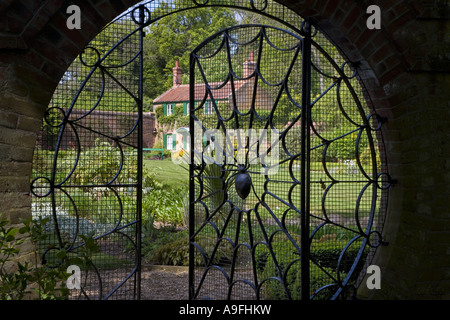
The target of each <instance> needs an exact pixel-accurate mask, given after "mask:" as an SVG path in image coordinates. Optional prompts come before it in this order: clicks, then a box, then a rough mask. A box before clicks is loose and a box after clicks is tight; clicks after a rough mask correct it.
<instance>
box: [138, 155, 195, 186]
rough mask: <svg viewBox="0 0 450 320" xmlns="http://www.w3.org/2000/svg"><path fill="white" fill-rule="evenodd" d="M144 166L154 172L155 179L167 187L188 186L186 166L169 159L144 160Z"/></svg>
mask: <svg viewBox="0 0 450 320" xmlns="http://www.w3.org/2000/svg"><path fill="white" fill-rule="evenodd" d="M144 166H145V167H146V168H149V169H150V170H152V171H153V172H154V173H155V174H156V177H155V178H156V179H157V180H158V181H159V182H160V183H162V184H163V185H164V186H167V187H168V188H179V187H181V186H183V185H184V186H186V187H188V181H189V171H188V166H187V165H185V166H181V165H178V164H175V163H173V162H172V160H170V159H166V160H144Z"/></svg>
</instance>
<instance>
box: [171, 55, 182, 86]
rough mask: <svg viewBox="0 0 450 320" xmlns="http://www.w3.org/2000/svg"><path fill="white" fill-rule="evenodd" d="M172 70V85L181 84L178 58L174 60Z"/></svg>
mask: <svg viewBox="0 0 450 320" xmlns="http://www.w3.org/2000/svg"><path fill="white" fill-rule="evenodd" d="M172 70H173V86H174V87H176V86H179V85H180V84H181V68H180V66H179V63H178V60H177V61H176V62H175V68H173V69H172Z"/></svg>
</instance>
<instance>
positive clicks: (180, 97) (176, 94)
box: [153, 80, 248, 104]
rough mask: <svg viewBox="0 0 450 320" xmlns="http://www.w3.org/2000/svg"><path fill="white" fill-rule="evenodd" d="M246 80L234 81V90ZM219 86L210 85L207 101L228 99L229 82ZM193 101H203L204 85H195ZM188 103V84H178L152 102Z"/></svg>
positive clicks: (217, 83) (217, 84)
mask: <svg viewBox="0 0 450 320" xmlns="http://www.w3.org/2000/svg"><path fill="white" fill-rule="evenodd" d="M247 81H248V80H236V81H234V89H235V91H236V90H238V89H239V88H240V87H241V86H242V85H243V84H245V83H246V82H247ZM221 84H223V83H220V82H214V83H210V84H209V85H210V87H211V88H212V97H208V99H214V100H225V99H228V98H229V97H230V95H231V92H232V90H231V82H230V81H228V82H227V83H226V84H225V85H224V86H223V87H221V88H218V87H219V86H220V85H221ZM194 91H195V98H194V100H195V101H200V100H203V98H204V97H205V94H206V84H205V83H199V84H195V89H194ZM187 101H189V84H180V85H177V86H174V87H172V88H170V89H169V90H167V91H166V92H164V93H163V94H161V95H160V96H159V97H157V98H156V99H155V100H153V103H154V104H161V103H166V102H187Z"/></svg>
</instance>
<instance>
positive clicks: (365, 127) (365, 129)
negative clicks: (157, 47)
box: [191, 25, 380, 299]
mask: <svg viewBox="0 0 450 320" xmlns="http://www.w3.org/2000/svg"><path fill="white" fill-rule="evenodd" d="M241 27H242V26H241ZM253 27H256V26H255V25H253ZM265 28H266V27H260V31H259V33H257V34H256V35H255V36H253V38H251V41H247V42H245V44H250V43H253V42H256V41H258V40H259V41H260V43H262V39H264V40H266V42H269V44H270V45H271V46H272V47H274V48H275V49H278V50H281V49H282V48H279V47H278V46H275V45H274V44H273V43H271V42H270V39H269V37H268V36H267V33H266V31H265ZM230 29H231V28H230ZM230 29H228V30H226V31H223V33H222V34H223V35H225V37H224V39H228V40H229V41H235V40H233V38H232V37H231V36H229V32H228V31H229V30H230ZM314 33H317V29H316V30H315V31H314ZM216 36H217V34H216ZM213 39H214V36H212V37H210V38H208V39H207V40H206V41H205V42H204V43H203V44H202V45H204V44H205V43H207V42H208V41H210V40H213ZM235 43H236V44H238V41H235ZM300 43H302V44H303V41H300ZM202 45H200V46H199V47H197V48H200V47H202ZM312 45H314V46H317V47H318V48H319V51H320V52H321V53H322V54H324V55H325V56H326V58H327V59H328V60H329V62H330V63H331V64H332V65H333V68H334V70H335V71H336V72H338V74H339V78H336V77H335V76H329V75H326V74H325V73H324V72H322V71H321V70H319V69H318V68H317V67H316V66H314V65H313V64H312V62H311V65H312V67H313V68H315V70H317V71H318V72H319V73H320V74H322V75H324V76H327V77H329V78H333V79H334V82H333V83H332V84H331V85H330V86H328V87H327V88H326V89H325V90H324V91H323V92H322V93H321V94H320V95H319V97H317V98H316V99H315V100H314V101H313V102H311V104H310V106H311V107H313V105H314V104H315V103H317V102H318V101H319V100H320V99H321V98H323V97H324V96H325V95H326V94H327V93H329V91H330V90H331V89H333V88H334V87H336V98H337V103H338V106H339V109H340V111H341V114H342V115H343V116H344V118H346V119H347V120H348V121H349V122H350V123H351V124H353V125H355V126H356V128H355V129H354V130H351V131H349V132H347V133H344V134H342V135H340V136H338V137H334V138H332V139H325V138H324V137H322V136H321V135H320V133H319V132H318V131H317V129H316V128H315V127H314V124H313V123H310V128H311V130H312V131H313V132H314V133H315V134H316V135H317V136H318V137H320V138H321V139H322V141H323V142H322V144H320V145H318V146H313V147H311V150H313V149H317V148H319V147H324V149H323V152H322V165H323V168H324V171H325V173H326V175H327V176H328V177H329V179H330V180H331V183H330V184H329V185H328V187H326V190H325V192H324V193H323V195H322V213H323V216H324V218H321V217H315V218H317V219H323V220H324V222H323V223H322V224H320V225H319V226H318V227H317V228H316V229H315V230H314V231H313V232H312V233H311V234H310V240H311V241H310V243H311V242H312V239H313V238H314V235H315V234H316V233H317V232H318V230H319V229H320V228H322V227H323V226H325V225H329V224H332V225H335V226H337V227H339V228H343V229H346V230H349V231H352V232H354V233H355V234H356V236H355V239H360V238H363V239H364V241H363V243H362V244H361V245H360V250H359V253H358V255H357V257H356V258H355V259H354V262H353V266H352V267H351V269H350V271H349V272H348V273H347V276H346V279H343V280H341V279H340V271H339V270H340V266H341V262H342V259H343V256H344V254H345V252H346V251H347V249H348V248H349V247H350V246H351V245H352V244H353V243H355V241H356V240H354V241H350V242H349V243H347V245H346V247H345V248H344V250H343V251H342V252H341V255H340V257H339V259H338V262H337V276H338V278H337V279H335V280H334V281H335V282H336V284H332V285H326V286H324V287H322V288H319V289H318V290H316V291H315V293H314V294H313V295H311V298H313V297H314V296H315V294H317V293H318V292H320V291H322V290H324V289H325V288H332V287H334V286H336V285H337V287H339V288H340V289H339V290H337V291H336V293H335V295H334V296H333V299H334V298H337V297H338V296H339V295H340V294H341V292H342V290H343V289H344V288H345V287H346V286H347V285H348V282H349V280H350V278H351V276H352V274H353V272H354V271H355V268H356V266H357V264H358V263H359V261H360V259H361V257H362V253H363V251H364V249H365V248H366V242H367V239H368V237H369V235H370V234H371V232H373V231H372V229H371V228H372V224H373V219H374V214H375V209H376V207H375V205H376V197H377V194H376V188H377V187H379V185H378V183H374V182H377V181H378V177H380V175H377V174H376V172H377V169H376V155H375V146H374V143H373V139H372V136H371V134H370V130H374V129H373V128H372V127H371V126H370V125H369V122H368V120H369V119H370V118H371V117H376V118H377V119H378V118H379V117H378V115H376V114H371V115H369V116H368V117H366V116H365V113H364V111H363V107H362V104H361V102H360V101H359V99H358V97H357V95H356V92H355V91H354V89H353V87H352V85H351V84H350V82H349V80H350V79H352V78H354V77H356V75H357V71H356V69H352V72H353V73H352V74H351V75H350V76H348V75H346V74H345V72H344V69H345V67H346V66H347V65H348V64H350V63H349V62H344V63H343V64H342V66H341V67H339V66H338V65H337V64H336V63H335V62H334V60H333V59H332V58H331V57H330V56H329V55H328V54H327V53H326V52H325V51H324V50H322V48H321V47H320V46H319V45H318V44H316V43H314V42H312ZM222 48H223V41H222V42H221V46H220V49H219V50H216V51H215V52H214V53H215V54H217V52H219V51H220V50H221V49H222ZM227 48H228V50H229V46H227ZM260 48H261V46H260ZM292 48H297V51H296V52H297V54H298V52H299V51H298V46H294V47H292ZM292 48H288V49H286V50H289V49H292ZM196 52H198V50H194V51H193V54H196ZM227 52H228V56H229V51H227ZM260 58H261V55H258V63H257V66H259V63H260V60H259V59H260ZM197 59H200V57H198V56H197ZM230 60H231V59H230V58H228V64H229V74H228V77H227V79H226V80H225V82H223V83H222V84H221V86H220V87H221V88H222V87H223V86H225V84H226V83H227V82H228V81H230V82H231V83H232V82H233V79H234V78H236V79H240V78H239V77H238V76H237V75H236V74H235V73H234V72H233V71H232V66H231V61H230ZM196 62H197V65H198V66H199V69H200V71H201V74H202V75H203V80H204V82H205V83H206V85H207V89H206V93H205V97H207V96H210V97H211V98H213V93H212V88H211V87H208V83H207V79H206V77H205V76H204V73H203V70H202V69H201V63H200V62H199V61H198V60H196ZM293 63H295V58H294V59H292V60H291V66H290V68H289V71H292V68H293ZM251 77H255V82H254V90H256V89H255V88H256V86H257V81H258V79H261V80H262V81H263V82H264V83H265V84H266V85H269V86H280V87H281V89H280V90H279V93H278V96H277V98H276V100H275V101H276V102H277V101H278V100H279V98H280V97H281V93H282V92H284V91H285V92H286V93H287V94H288V97H289V100H290V101H291V102H292V103H294V105H296V106H297V107H299V108H300V107H301V105H300V104H298V102H297V101H296V100H295V99H294V98H293V97H292V96H291V94H290V92H289V88H288V87H287V86H285V87H284V83H283V81H286V80H283V81H282V82H279V83H275V84H272V83H269V82H267V81H266V80H265V79H264V77H263V76H262V75H261V73H260V70H259V68H258V67H257V68H256V69H255V71H253V74H251V75H250V76H248V77H246V78H245V79H250V78H251ZM288 77H289V75H287V76H286V77H285V79H287V78H288ZM342 85H345V87H346V88H347V89H348V91H349V92H350V94H351V96H352V97H353V100H354V101H355V102H356V105H357V107H358V111H359V114H360V116H361V120H362V121H363V124H362V125H361V124H358V123H356V122H354V121H353V119H351V118H350V117H349V115H348V114H347V113H346V111H345V110H344V108H343V105H342V102H341V97H340V95H341V86H342ZM254 92H255V91H254ZM231 96H232V99H233V101H234V112H233V116H231V117H229V118H228V119H226V120H225V119H224V118H219V111H218V109H217V107H216V106H215V110H216V114H217V116H218V119H219V120H218V122H219V124H218V125H220V126H221V127H222V128H223V130H224V131H225V130H226V128H225V124H224V123H225V122H228V121H231V120H232V119H233V117H234V118H236V119H235V120H236V124H237V127H239V123H238V122H237V117H238V116H245V115H249V114H250V116H251V117H253V116H254V115H256V116H257V112H256V110H255V108H254V106H255V104H254V103H255V101H254V98H253V101H252V105H251V107H250V110H249V111H247V112H245V113H241V112H239V111H238V110H237V112H236V109H237V106H236V97H235V90H234V87H233V86H232V92H231ZM254 96H255V94H254ZM205 100H206V98H205V99H204V101H205ZM276 102H275V105H276ZM197 110H200V108H196V109H191V114H192V117H195V114H194V113H195V111H197ZM273 115H274V108H272V110H271V114H270V115H269V116H268V117H267V118H264V120H267V122H266V128H267V125H268V123H270V121H271V119H272V118H273ZM301 118H302V115H301V114H300V115H299V116H297V118H296V121H298V120H300V119H301ZM250 119H252V118H250ZM260 119H261V118H260ZM197 120H198V119H197ZM296 121H293V123H294V122H296ZM250 124H251V121H250ZM292 126H293V125H292V124H290V125H289V126H288V127H287V128H284V130H283V131H282V134H281V135H280V138H279V140H281V142H282V145H283V149H284V151H285V153H286V154H287V155H288V159H286V160H282V161H283V162H285V161H289V174H290V176H291V178H292V181H280V182H285V183H291V186H290V187H289V192H288V201H289V202H287V201H285V200H284V199H282V198H280V197H278V196H276V195H275V194H274V193H273V192H271V191H270V190H269V188H268V186H267V183H268V182H269V181H276V180H270V179H269V178H268V177H267V175H266V182H265V183H264V185H265V187H264V190H265V191H264V192H263V194H262V197H261V199H260V198H259V197H258V194H257V193H256V192H255V190H254V188H253V192H254V194H255V196H256V198H257V199H258V202H257V203H256V205H255V210H253V209H251V210H250V211H252V210H253V211H254V212H255V216H256V217H257V220H258V221H259V223H260V227H261V229H262V232H263V233H264V235H265V237H266V241H267V243H271V242H272V239H273V238H274V236H275V234H276V233H278V232H283V233H285V234H286V235H288V238H289V233H288V232H287V229H286V227H287V226H286V222H285V219H286V217H287V214H288V213H289V212H290V211H291V210H294V211H296V212H298V213H300V214H301V212H300V211H299V210H298V209H297V207H296V206H295V205H294V204H293V197H292V195H293V193H294V190H295V187H296V186H297V185H298V184H301V181H299V180H298V179H297V178H296V177H295V175H294V173H293V164H294V160H295V159H296V158H297V157H299V156H300V155H301V154H300V153H298V154H292V153H291V152H289V150H288V149H287V146H286V139H285V137H286V133H287V132H288V131H289V129H290V128H291V127H292ZM272 128H274V127H273V125H272ZM203 129H204V130H206V128H203ZM379 129H380V124H379V125H378V127H377V128H376V130H379ZM354 132H358V135H357V139H356V142H355V148H354V153H355V157H356V160H357V165H358V167H359V169H360V172H361V173H362V175H363V176H364V177H365V178H366V179H367V180H361V181H359V182H365V183H366V185H365V186H364V188H363V189H362V190H361V192H360V194H359V196H358V199H357V202H356V207H355V221H356V223H357V230H353V229H352V228H349V227H346V226H345V225H343V224H339V223H337V222H335V221H331V220H330V219H329V218H328V216H327V213H326V207H325V201H326V197H327V194H328V192H329V191H330V189H331V188H332V187H333V186H334V185H337V184H339V183H345V182H349V183H350V182H355V183H356V182H358V181H354V180H349V181H346V180H342V179H339V180H337V179H336V178H335V177H333V175H332V174H331V172H330V171H329V169H328V168H327V164H326V160H325V158H326V154H327V151H328V148H329V146H330V145H332V143H333V142H335V141H337V140H339V139H343V138H344V137H346V136H348V135H350V134H352V133H354ZM364 133H366V134H367V137H368V140H369V147H370V150H371V157H372V159H371V160H372V161H371V162H372V168H371V169H372V177H371V176H370V175H369V174H368V173H367V172H366V170H365V168H364V167H363V165H362V163H361V159H360V150H359V149H360V141H361V137H362V135H363V134H364ZM247 157H248V151H247ZM246 161H247V159H246ZM247 162H250V161H247ZM280 163H281V161H280ZM246 168H248V165H247V164H246ZM226 170H230V169H226ZM231 170H233V171H237V169H231ZM198 176H201V174H199V175H198ZM375 176H376V177H377V178H375ZM371 186H372V198H371V208H370V212H369V219H368V221H367V225H366V227H365V230H363V226H362V225H361V220H360V217H359V208H360V203H361V201H362V198H363V196H364V194H365V193H366V190H367V189H368V188H369V187H371ZM267 196H271V197H273V198H274V199H276V200H278V201H280V202H281V203H283V204H284V205H285V206H286V207H287V209H286V210H285V211H284V212H283V214H282V218H281V221H279V220H278V217H277V215H275V214H274V213H273V212H272V210H271V208H270V206H268V205H267V204H266V197H267ZM260 205H261V206H263V207H264V208H265V209H266V210H267V211H268V212H269V214H270V215H272V218H273V219H274V221H276V222H277V224H278V225H279V227H280V228H281V229H277V230H276V231H274V232H273V233H272V234H271V235H270V236H269V235H266V234H265V231H264V230H265V229H264V224H263V223H262V221H261V218H260V217H259V214H258V210H257V209H256V208H257V207H258V206H260ZM311 216H313V215H312V214H311ZM249 217H250V216H249ZM249 220H250V219H249ZM248 228H249V230H250V228H251V227H250V224H249V227H248ZM236 232H239V230H237V231H236ZM191 239H193V237H191ZM290 240H291V242H292V243H293V244H294V246H295V245H296V241H295V240H294V239H290ZM250 241H252V240H250ZM218 242H220V241H218ZM257 245H258V243H257V244H252V246H251V248H253V256H252V259H253V261H254V260H255V257H254V251H255V248H256V246H257ZM240 246H246V247H248V245H247V244H238V242H237V239H236V248H235V251H234V254H233V260H234V259H235V256H236V252H237V248H238V247H240ZM268 248H269V249H270V246H268ZM297 250H298V251H299V252H300V251H301V250H300V248H299V247H297ZM271 254H273V255H274V252H273V251H271ZM273 259H274V261H276V258H275V256H273ZM294 263H295V262H292V263H291V264H290V265H289V266H292V265H293V264H294ZM318 266H319V267H320V265H318ZM234 267H235V264H232V268H234ZM253 268H255V266H253ZM320 268H321V269H323V268H322V267H320ZM287 271H288V270H285V273H284V275H282V274H280V277H274V279H277V280H279V281H280V282H281V283H285V282H286V275H287ZM323 271H324V272H325V273H327V274H328V276H329V277H330V279H333V278H334V276H333V275H331V274H329V273H328V272H327V271H326V270H324V269H323ZM279 272H281V270H279ZM231 278H232V277H231ZM256 279H257V276H256V273H255V285H256V286H255V287H256V288H260V287H261V286H262V284H263V283H264V282H265V281H268V279H264V280H262V281H260V282H259V283H258V281H257V280H256ZM233 283H234V282H233ZM246 283H248V284H250V285H251V284H252V283H251V282H250V281H246ZM283 286H284V287H285V289H286V290H287V288H286V285H283ZM252 287H253V286H252ZM258 290H259V289H258ZM257 295H258V297H259V293H258V292H257ZM230 296H231V287H229V295H228V297H230Z"/></svg>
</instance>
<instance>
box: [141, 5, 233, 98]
mask: <svg viewBox="0 0 450 320" xmlns="http://www.w3.org/2000/svg"><path fill="white" fill-rule="evenodd" d="M171 5H173V6H175V7H182V6H181V0H176V1H174V3H173V4H171ZM168 7H169V4H167V3H165V2H161V3H160V5H159V7H158V8H156V9H155V11H154V12H153V13H152V15H153V16H158V15H162V14H163V13H165V12H167V9H168ZM236 23H237V20H236V17H235V13H234V11H232V10H230V9H228V8H220V7H214V8H211V7H209V8H208V7H205V8H198V9H195V10H187V11H181V12H178V13H173V14H171V15H169V16H167V17H164V18H162V19H161V20H159V21H157V22H155V23H153V24H152V25H150V26H149V27H148V29H147V30H146V31H147V35H146V37H145V43H144V50H145V60H144V74H145V80H146V81H145V88H144V94H145V95H146V96H147V97H148V98H149V100H153V99H155V98H156V97H157V96H158V95H160V94H161V93H163V92H164V91H166V90H167V89H169V88H170V87H171V86H172V81H173V79H172V68H173V67H174V66H175V62H176V61H178V62H179V65H180V67H181V68H182V70H183V79H182V82H183V83H188V79H189V74H188V71H189V54H190V52H191V51H192V50H193V49H194V48H195V47H196V46H197V45H199V44H200V43H201V42H202V41H204V40H205V39H206V38H207V37H209V36H211V35H213V34H214V33H216V32H218V31H220V30H222V29H225V28H227V27H229V26H232V25H235V24H236Z"/></svg>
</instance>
